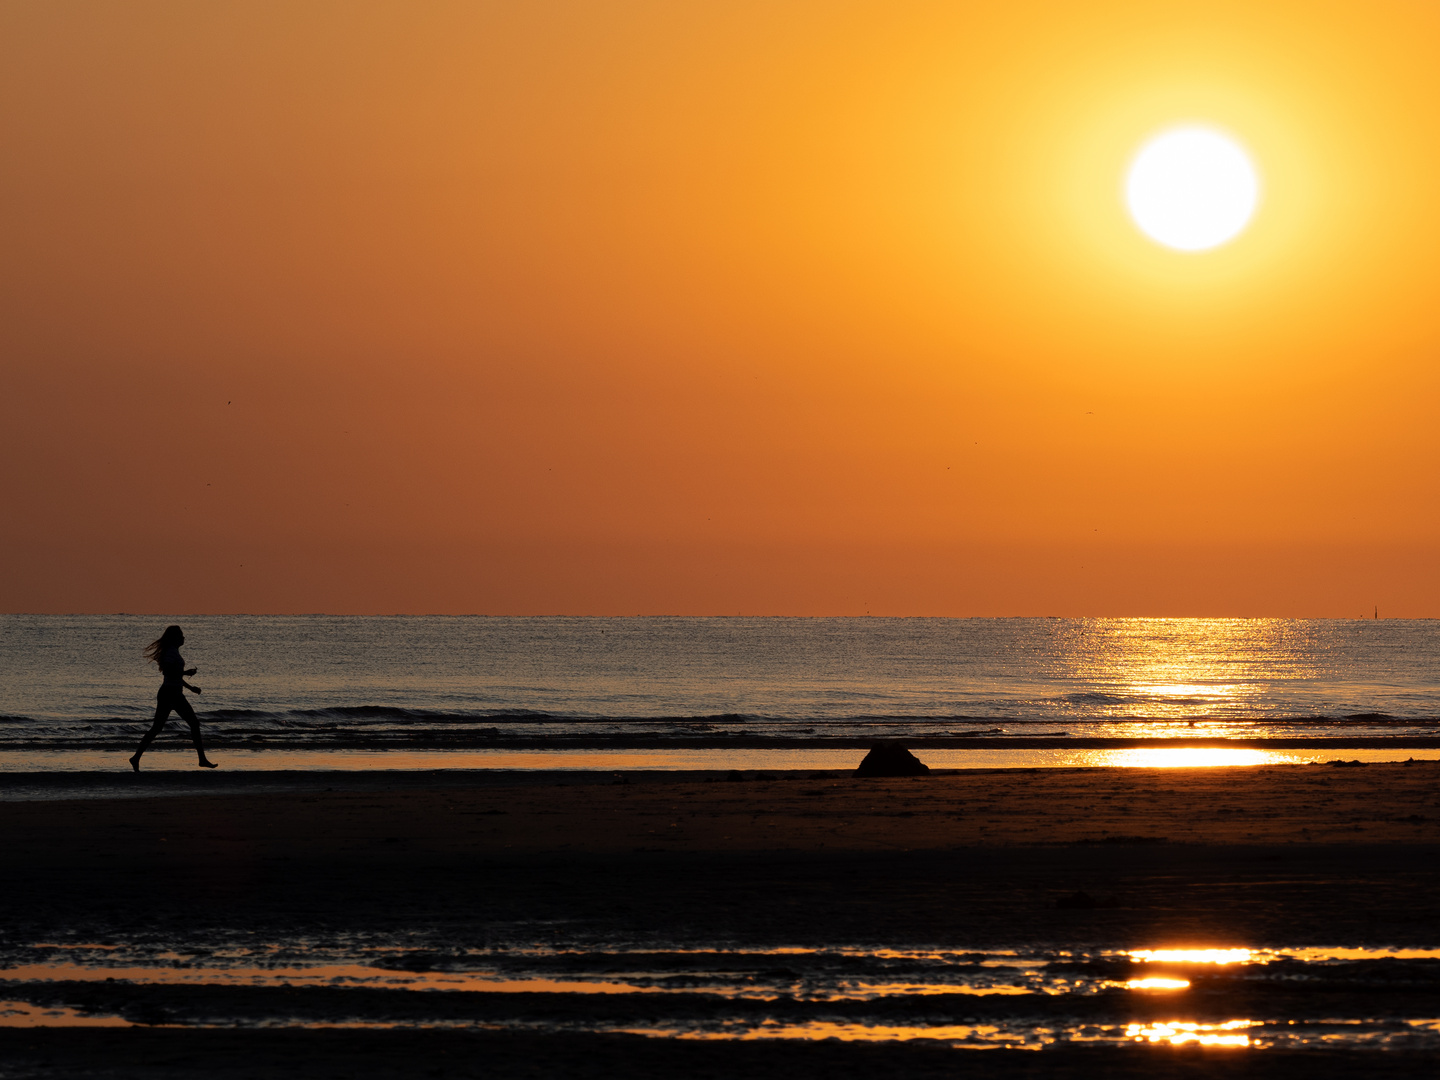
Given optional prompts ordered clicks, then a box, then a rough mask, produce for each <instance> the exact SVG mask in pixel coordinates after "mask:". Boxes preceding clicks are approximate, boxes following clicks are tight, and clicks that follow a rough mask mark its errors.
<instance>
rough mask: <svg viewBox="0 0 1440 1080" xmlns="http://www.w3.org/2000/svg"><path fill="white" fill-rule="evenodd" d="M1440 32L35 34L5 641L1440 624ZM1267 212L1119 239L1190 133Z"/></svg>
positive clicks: (620, 8)
mask: <svg viewBox="0 0 1440 1080" xmlns="http://www.w3.org/2000/svg"><path fill="white" fill-rule="evenodd" d="M1437 50H1440V9H1437V8H1436V7H1435V6H1434V5H1431V4H1423V3H1418V2H1412V3H1382V2H1373V0H1372V2H1367V3H1351V4H1338V3H1323V2H1314V0H1310V2H1306V3H1293V4H1290V3H1271V4H1255V3H1253V2H1247V3H1235V4H1224V3H1211V4H1206V5H1201V6H1196V5H1179V4H1143V3H1085V4H1076V3H1019V2H1017V3H1007V4H989V3H986V4H957V3H938V2H937V3H901V2H895V0H889V2H885V3H879V2H876V3H843V2H838V0H826V2H823V3H821V2H814V3H806V2H792V3H786V2H783V0H766V2H764V3H758V2H757V3H742V2H735V3H727V4H699V3H695V4H683V3H676V2H674V0H667V2H658V0H657V2H654V3H638V2H612V3H607V4H603V5H597V4H594V3H581V2H578V0H577V2H573V3H570V2H543V0H541V2H535V0H531V2H527V3H523V4H522V3H519V2H516V3H489V4H480V3H463V4H462V3H457V4H445V3H426V4H412V3H403V2H394V3H363V2H356V0H346V2H337V3H304V2H298V0H284V2H277V3H273V4H265V3H255V2H250V3H243V4H242V3H222V2H217V3H208V4H194V3H189V2H176V3H146V2H142V0H137V2H133V3H127V4H124V5H116V4H111V3H90V4H86V3H64V2H55V0H45V2H40V0H36V2H25V0H10V2H9V3H6V4H5V5H3V6H0V145H3V147H4V153H3V154H0V438H3V439H4V441H5V453H4V466H3V469H0V505H3V506H4V507H5V512H4V514H3V516H0V558H3V561H4V565H5V572H4V574H3V575H0V609H4V610H11V611H115V610H127V611H149V612H200V611H221V612H224V611H257V612H281V611H331V612H362V613H363V612H482V613H497V614H500V613H511V614H526V613H573V614H590V613H612V614H640V613H684V614H688V613H694V614H709V613H721V614H723V613H735V612H744V613H745V614H863V613H865V612H867V611H869V612H872V613H875V614H882V613H883V614H948V615H971V614H995V615H1006V614H1017V615H1018V614H1036V615H1046V614H1059V615H1080V614H1091V615H1126V614H1136V615H1139V614H1144V615H1166V614H1172V615H1337V616H1352V615H1363V614H1369V612H1370V611H1371V608H1372V606H1373V605H1375V604H1379V606H1380V609H1381V614H1382V615H1385V614H1390V615H1396V616H1399V615H1407V616H1421V615H1440V560H1437V558H1436V554H1437V541H1440V498H1437V496H1440V437H1437V434H1436V425H1435V422H1434V415H1435V412H1436V406H1437V404H1440V393H1437V391H1440V372H1437V367H1436V363H1435V361H1436V357H1437V350H1440V199H1437V194H1436V193H1437V192H1440V110H1437V109H1436V107H1435V104H1436V102H1440V65H1437V64H1436V63H1435V61H1434V58H1435V56H1436V55H1437ZM1187 120H1196V121H1204V122H1208V123H1212V124H1216V125H1219V126H1221V127H1224V128H1226V129H1228V130H1230V131H1232V132H1234V133H1235V134H1236V135H1237V136H1239V137H1240V138H1241V139H1242V140H1243V141H1244V143H1245V144H1246V145H1247V146H1248V147H1249V149H1250V150H1251V152H1252V154H1253V155H1254V157H1255V160H1256V162H1257V164H1258V166H1259V168H1260V170H1261V172H1262V178H1263V185H1264V197H1263V201H1262V204H1261V208H1260V211H1259V212H1258V214H1257V216H1256V218H1255V220H1254V222H1253V224H1252V226H1251V227H1250V229H1249V230H1248V231H1247V232H1246V233H1244V234H1243V235H1242V236H1241V237H1240V238H1239V239H1238V240H1236V241H1234V242H1232V243H1231V244H1229V245H1227V246H1225V247H1223V248H1219V249H1216V250H1214V251H1211V252H1208V253H1201V254H1180V253H1175V252H1171V251H1168V250H1166V249H1163V248H1160V247H1157V246H1155V245H1154V244H1153V243H1151V242H1150V241H1148V240H1146V239H1145V238H1144V237H1143V236H1142V235H1141V234H1139V233H1138V232H1137V231H1136V230H1135V228H1134V226H1133V225H1132V224H1131V223H1130V222H1129V220H1128V218H1127V216H1126V213H1125V210H1124V207H1123V205H1122V202H1121V199H1120V189H1121V183H1122V177H1123V171H1124V168H1125V166H1126V163H1127V160H1128V159H1129V157H1130V155H1132V154H1133V152H1134V151H1135V149H1136V147H1137V146H1138V145H1139V144H1140V142H1141V141H1143V139H1144V138H1145V137H1146V136H1147V135H1149V134H1151V133H1153V132H1154V131H1156V130H1157V129H1160V128H1163V127H1164V126H1166V125H1167V124H1171V123H1175V122H1177V121H1187Z"/></svg>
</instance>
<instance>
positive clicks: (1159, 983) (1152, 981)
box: [1125, 975, 1190, 990]
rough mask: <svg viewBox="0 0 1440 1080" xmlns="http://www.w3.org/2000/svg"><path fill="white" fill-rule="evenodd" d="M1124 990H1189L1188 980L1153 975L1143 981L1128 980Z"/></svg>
mask: <svg viewBox="0 0 1440 1080" xmlns="http://www.w3.org/2000/svg"><path fill="white" fill-rule="evenodd" d="M1125 989H1126V990H1189V989H1190V980H1189V979H1171V978H1166V977H1164V976H1159V975H1153V976H1150V977H1148V978H1144V979H1130V980H1128V981H1127V982H1126V983H1125Z"/></svg>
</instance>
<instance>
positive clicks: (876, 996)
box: [0, 931, 1440, 1050]
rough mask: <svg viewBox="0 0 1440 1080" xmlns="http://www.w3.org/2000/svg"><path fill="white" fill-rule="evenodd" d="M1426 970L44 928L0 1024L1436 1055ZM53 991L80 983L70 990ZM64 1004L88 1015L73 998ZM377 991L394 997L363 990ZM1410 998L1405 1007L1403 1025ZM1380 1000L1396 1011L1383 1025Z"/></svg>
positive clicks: (1366, 953)
mask: <svg viewBox="0 0 1440 1080" xmlns="http://www.w3.org/2000/svg"><path fill="white" fill-rule="evenodd" d="M532 932H533V931H532ZM405 940H412V941H413V940H418V939H415V938H407V939H405ZM1377 961H1383V963H1378V964H1377V963H1376V962H1377ZM1437 962H1440V949H1414V948H1406V949H1399V948H1395V949H1387V948H1358V947H1348V946H1346V947H1334V948H1327V947H1313V946H1311V947H1302V948H1288V949H1287V948H1268V949H1267V948H1239V947H1235V948H1226V947H1214V946H1196V947H1183V946H1181V945H1169V946H1167V947H1159V948H1143V949H1138V948H1137V949H1129V950H1081V949H1072V950H1046V949H1031V950H1020V949H992V950H952V949H941V948H922V949H896V948H880V947H874V948H867V947H863V946H848V947H843V948H833V949H824V948H805V947H781V948H775V949H729V948H724V947H716V948H710V949H704V948H693V947H692V948H664V947H658V946H655V945H651V946H650V947H638V946H627V945H616V944H615V943H606V944H604V945H598V944H596V945H592V946H591V947H588V948H581V947H571V948H565V947H560V946H558V945H546V944H541V943H537V942H536V941H535V940H534V939H533V938H530V939H528V940H520V941H515V942H514V943H513V944H511V945H508V946H501V945H494V946H492V947H490V948H479V949H444V948H431V949H424V948H416V947H410V948H406V947H402V946H400V945H397V944H395V939H388V938H380V939H375V938H343V937H342V938H338V939H328V940H318V939H311V938H296V939H291V940H287V941H280V942H269V943H256V942H255V941H254V939H253V938H250V937H248V936H245V937H235V938H229V939H218V938H217V939H213V940H210V941H208V942H207V944H206V945H205V947H199V946H197V947H195V948H191V949H186V948H183V947H181V946H180V945H178V944H177V943H174V942H173V941H172V942H171V943H169V945H168V947H162V946H159V945H158V944H150V943H147V942H145V941H142V940H137V941H135V942H130V943H125V942H119V943H117V942H116V941H92V942H85V943H71V942H43V943H37V944H35V945H31V946H27V947H15V946H11V947H9V948H8V949H6V950H5V951H4V952H0V996H3V997H5V998H8V999H11V1004H8V1005H0V1026H10V1027H35V1026H117V1025H125V1024H128V1023H130V1020H129V1019H127V1017H129V1016H130V1012H129V1010H130V1009H131V1008H132V1007H135V1004H134V1003H135V1002H136V1001H137V1000H139V999H137V997H136V995H135V993H134V991H133V990H127V989H126V988H127V987H129V988H133V987H137V986H141V985H144V986H148V987H151V988H152V989H151V990H149V991H147V994H148V995H149V996H148V997H146V998H145V999H144V1000H146V1001H152V1000H153V1001H160V1002H163V1003H164V1004H163V1008H158V1009H157V1010H156V1011H155V1012H153V1013H152V1014H151V1015H152V1016H160V1017H163V1018H164V1022H166V1023H172V1022H174V1023H185V1024H189V1025H199V1026H231V1027H233V1026H254V1025H263V1026H318V1027H336V1026H339V1027H376V1026H380V1027H385V1026H395V1025H410V1026H446V1027H466V1026H474V1025H476V1024H478V1023H480V1021H479V1020H477V1019H476V1018H477V1017H479V1016H485V1017H486V1018H487V1019H486V1020H485V1021H484V1024H485V1025H486V1026H496V1025H499V1026H505V1027H517V1026H519V1027H534V1028H537V1029H540V1030H549V1028H548V1027H547V1026H546V1025H550V1026H551V1027H554V1026H560V1027H565V1028H567V1029H569V1028H576V1029H583V1030H590V1031H630V1032H637V1033H643V1034H650V1035H657V1036H658V1035H664V1036H668V1037H679V1038H694V1039H842V1040H850V1041H855V1040H863V1041H884V1040H902V1041H903V1040H913V1039H923V1040H931V1041H935V1042H939V1043H943V1044H947V1045H952V1046H956V1047H982V1046H991V1047H998V1046H1006V1047H1015V1048H1029V1049H1040V1048H1043V1047H1044V1046H1046V1045H1050V1044H1053V1043H1057V1042H1090V1043H1096V1042H1098V1043H1104V1044H1113V1045H1127V1044H1135V1043H1144V1044H1151V1043H1155V1044H1167V1045H1176V1046H1179V1045H1184V1044H1197V1045H1204V1046H1216V1047H1249V1048H1252V1049H1257V1050H1263V1049H1265V1048H1268V1047H1276V1046H1297V1047H1298V1046H1316V1045H1332V1044H1336V1045H1347V1046H1349V1045H1353V1046H1357V1047H1361V1046H1370V1047H1408V1048H1412V1049H1414V1048H1429V1049H1434V1048H1440V1021H1437V1020H1434V1019H1427V1018H1426V1017H1430V1016H1434V1015H1435V1012H1434V1011H1432V1009H1433V1006H1434V1004H1435V1003H1436V1002H1440V963H1437ZM1312 980H1320V981H1321V982H1323V984H1324V986H1325V988H1326V990H1327V996H1325V997H1323V998H1322V999H1321V1000H1323V1001H1325V1002H1328V1004H1326V1005H1325V1006H1324V1008H1325V1009H1326V1013H1325V1015H1324V1016H1314V1015H1308V1016H1307V1015H1306V1010H1308V1009H1310V1008H1312V1007H1314V1008H1319V1006H1318V1005H1316V1006H1312V1005H1310V1004H1309V1002H1310V1001H1312V1000H1314V999H1313V998H1311V997H1309V996H1303V997H1302V998H1301V999H1298V1003H1297V999H1296V998H1295V997H1294V996H1293V993H1292V991H1291V990H1289V989H1286V990H1284V991H1283V993H1281V992H1279V991H1276V990H1275V989H1274V988H1275V987H1280V986H1282V985H1283V986H1284V987H1287V988H1289V987H1295V986H1300V985H1303V984H1305V983H1307V982H1310V981H1312ZM65 984H85V989H84V991H83V992H79V993H78V994H77V996H75V997H71V996H70V993H71V991H69V990H67V989H65V988H64V987H65ZM97 984H100V985H97ZM109 984H113V985H109ZM165 987H172V988H174V991H173V992H167V991H165V990H164V988H165ZM202 987H216V988H238V987H245V988H252V989H254V988H261V989H264V988H279V987H287V988H299V987H306V988H314V989H315V991H317V995H316V996H314V997H309V996H307V997H306V999H305V1000H306V1001H310V1002H312V1004H313V1003H319V1004H318V1005H315V1006H314V1007H315V1008H319V1009H320V1012H319V1013H315V1012H310V1013H307V1014H306V1015H303V1016H297V1015H286V1012H285V1010H286V1009H287V1008H293V1006H287V1005H286V1004H284V1003H285V1002H287V1001H296V1000H299V999H296V998H293V997H290V996H284V997H274V998H271V997H267V996H263V995H262V996H258V997H257V996H254V995H246V996H242V997H235V996H233V995H229V994H219V995H216V994H207V993H202V992H201V991H200V988H202ZM1197 987H1198V989H1197ZM1267 988H1269V989H1267ZM320 990H324V991H327V993H325V994H323V995H322V994H319V993H318V991H320ZM1232 990H1236V991H1240V990H1243V991H1244V992H1245V993H1246V994H1247V995H1248V996H1247V998H1246V1000H1249V1001H1251V1002H1252V1004H1253V1003H1254V1002H1256V1001H1272V1002H1276V1001H1279V1002H1281V1003H1282V1004H1281V1005H1277V1006H1276V1009H1277V1010H1279V1011H1278V1012H1276V1013H1270V1014H1268V1015H1267V1014H1265V1013H1262V1014H1261V1016H1262V1018H1260V1019H1254V1020H1251V1019H1243V1020H1242V1019H1228V1020H1227V1019H1223V1018H1217V1017H1213V1016H1211V1017H1204V1016H1198V1017H1197V1016H1194V1015H1185V1014H1186V1013H1187V1012H1189V1011H1190V1010H1192V1009H1196V1010H1199V1009H1205V1008H1211V1007H1213V1006H1214V1003H1215V1002H1216V1001H1218V1000H1231V999H1229V998H1225V997H1221V998H1217V997H1216V996H1215V995H1216V994H1217V993H1218V994H1221V995H1228V994H1229V993H1230V992H1231V991H1232ZM374 991H385V992H387V994H388V995H393V993H394V992H395V991H401V992H404V991H416V992H431V993H432V995H433V996H430V997H428V998H427V997H426V996H425V994H424V993H417V994H416V995H415V997H413V998H411V997H409V996H408V995H407V996H406V1000H407V1001H408V1002H410V1004H409V1005H407V1006H406V1007H405V1008H404V1009H402V1010H401V1015H403V1016H404V1017H405V1018H404V1019H403V1020H402V1019H395V1016H394V1009H393V1002H394V1001H395V1000H396V999H395V998H394V997H393V996H385V997H383V998H382V997H379V996H376V995H375V994H373V992H374ZM367 992H372V993H368V994H367ZM1337 993H1338V994H1340V995H1341V996H1340V997H1338V998H1337V997H1336V996H1335V994H1337ZM1275 994H1279V996H1278V997H1277V996H1273V995H1275ZM457 995H461V996H460V997H457ZM508 995H515V998H514V999H513V1000H510V999H508V997H507V996H508ZM536 995H549V996H550V1000H549V1001H547V1002H546V1004H545V1005H544V1011H543V1013H542V1015H546V1016H549V1017H552V1019H549V1020H545V1021H539V1020H536V1019H534V1017H535V1015H536V1007H535V996H536ZM1257 995H1258V996H1257ZM1266 995H1272V996H1269V997H1267V996H1266ZM27 996H29V997H31V998H33V999H34V1000H32V1001H30V1002H27V1001H25V1000H24V999H25V998H26V997H27ZM526 998H529V1000H528V1001H527V1000H525V999H526ZM947 998H948V999H949V1000H948V1001H947ZM962 999H963V1000H962ZM77 1000H78V1001H84V1002H86V1003H88V1004H90V1005H91V1007H92V1008H94V1009H95V1012H93V1013H83V1012H79V1011H77V1010H76V1009H75V1008H73V1007H70V1006H71V1005H72V1004H73V1002H75V1001H77ZM481 1000H483V1001H484V1002H485V1004H484V1005H479V1006H477V1004H475V1003H478V1002H479V1001H481ZM1235 1000H1238V999H1235ZM382 1001H384V1002H391V1003H392V1005H381V1004H376V1003H377V1002H382ZM1337 1001H1340V1002H1344V1001H1348V1002H1349V1003H1350V1004H1348V1005H1342V1006H1337V1005H1336V1002H1337ZM237 1002H239V1003H241V1004H237ZM246 1002H248V1003H249V1004H244V1003H246ZM587 1002H589V1003H590V1004H587ZM601 1002H604V1004H603V1005H602V1004H601ZM1207 1002H1208V1004H1206V1003H1207ZM1427 1002H1428V1003H1429V1004H1427ZM321 1006H323V1008H321ZM307 1008H310V1006H307ZM1407 1008H1408V1009H1410V1010H1413V1012H1414V1013H1415V1014H1416V1015H1415V1016H1411V1017H1407V1016H1406V1015H1405V1013H1406V1010H1407ZM237 1009H240V1010H241V1011H240V1012H238V1013H237V1012H236V1010H237ZM1249 1009H1250V1006H1247V1011H1248V1010H1249ZM1347 1009H1348V1010H1350V1012H1349V1015H1348V1016H1347V1015H1345V1012H1344V1010H1347ZM246 1010H248V1011H246ZM376 1010H379V1013H378V1015H377V1013H376ZM962 1010H963V1011H962ZM972 1010H973V1011H972ZM1159 1010H1163V1013H1161V1012H1159ZM1286 1010H1288V1011H1286ZM1370 1010H1374V1011H1370ZM103 1012H108V1013H112V1014H116V1015H101V1013H103ZM1376 1012H1379V1013H1382V1014H1383V1013H1389V1014H1391V1015H1390V1016H1389V1017H1388V1018H1384V1017H1382V1018H1379V1019H1377V1018H1376V1016H1375V1013H1376ZM602 1018H605V1019H602ZM959 1019H965V1020H966V1021H967V1023H965V1024H957V1023H956V1021H957V1020H959ZM136 1022H140V1023H144V1022H145V1018H144V1017H143V1016H139V1017H138V1019H137V1021H136Z"/></svg>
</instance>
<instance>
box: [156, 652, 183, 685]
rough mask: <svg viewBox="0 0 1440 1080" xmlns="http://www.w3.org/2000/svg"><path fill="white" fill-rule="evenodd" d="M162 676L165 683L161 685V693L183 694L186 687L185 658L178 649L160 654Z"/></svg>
mask: <svg viewBox="0 0 1440 1080" xmlns="http://www.w3.org/2000/svg"><path fill="white" fill-rule="evenodd" d="M159 663H160V674H161V675H162V676H164V681H163V682H161V684H160V689H161V691H167V690H170V691H174V692H175V693H177V694H178V693H182V692H183V690H184V685H185V658H184V657H183V656H181V655H180V650H179V649H177V648H173V647H172V648H169V649H166V650H165V651H164V652H162V653H161V654H160V661H159Z"/></svg>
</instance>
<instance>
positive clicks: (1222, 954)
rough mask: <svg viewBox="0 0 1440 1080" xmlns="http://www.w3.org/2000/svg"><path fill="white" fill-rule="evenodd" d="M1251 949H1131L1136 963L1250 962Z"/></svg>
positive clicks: (1132, 957) (1131, 956)
mask: <svg viewBox="0 0 1440 1080" xmlns="http://www.w3.org/2000/svg"><path fill="white" fill-rule="evenodd" d="M1254 955H1255V953H1254V951H1253V950H1251V949H1131V950H1130V953H1129V956H1130V959H1131V960H1134V961H1135V962H1136V963H1142V964H1143V963H1159V964H1248V963H1250V960H1251V957H1253V956H1254Z"/></svg>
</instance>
